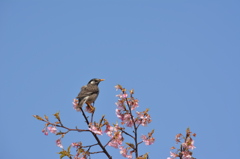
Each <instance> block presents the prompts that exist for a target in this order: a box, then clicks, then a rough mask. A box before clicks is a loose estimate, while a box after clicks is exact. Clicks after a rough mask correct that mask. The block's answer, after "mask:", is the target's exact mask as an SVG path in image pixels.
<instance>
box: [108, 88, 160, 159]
mask: <svg viewBox="0 0 240 159" xmlns="http://www.w3.org/2000/svg"><path fill="white" fill-rule="evenodd" d="M115 88H116V90H121V93H120V94H118V95H116V97H118V101H117V102H116V103H115V104H116V106H117V108H116V110H115V113H116V116H117V117H118V118H119V119H120V120H121V124H122V126H123V127H120V126H119V125H118V124H116V125H114V126H113V127H112V126H110V125H108V126H107V129H106V131H105V132H106V133H107V134H108V136H109V137H110V138H111V140H110V142H109V143H108V145H109V146H112V147H115V148H118V149H119V150H120V154H121V155H122V156H123V157H125V158H128V159H131V158H132V154H133V153H134V152H135V153H136V151H137V150H136V149H137V148H136V147H137V146H138V144H139V143H137V138H136V136H135V135H136V134H134V135H133V136H135V137H133V136H132V135H130V134H128V133H127V132H125V131H124V130H125V128H124V126H126V127H130V128H133V129H134V130H133V132H137V129H138V127H139V126H140V125H142V126H147V125H148V124H149V123H151V121H152V120H151V116H150V115H149V114H148V111H149V109H146V110H145V111H143V112H138V111H136V108H138V107H139V104H138V103H139V101H138V99H136V98H134V97H133V94H134V90H130V91H129V94H128V93H127V90H126V89H125V88H123V87H122V86H121V85H116V86H115ZM133 111H135V113H136V115H134V113H133ZM153 132H154V131H152V132H151V133H148V135H142V136H141V139H142V142H144V143H145V145H151V144H153V143H154V141H155V138H154V137H153V136H152V134H153ZM123 134H126V135H128V136H130V137H132V138H133V139H134V140H135V145H134V144H127V145H128V146H125V147H124V146H122V142H123ZM142 142H140V143H142Z"/></svg>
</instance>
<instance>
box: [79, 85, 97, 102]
mask: <svg viewBox="0 0 240 159" xmlns="http://www.w3.org/2000/svg"><path fill="white" fill-rule="evenodd" d="M98 92H99V90H98V87H97V86H94V85H86V86H83V87H82V88H81V91H80V93H79V94H78V96H77V98H79V99H83V98H84V97H86V96H89V95H92V94H95V93H98Z"/></svg>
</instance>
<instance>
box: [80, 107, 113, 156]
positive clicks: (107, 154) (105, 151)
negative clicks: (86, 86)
mask: <svg viewBox="0 0 240 159" xmlns="http://www.w3.org/2000/svg"><path fill="white" fill-rule="evenodd" d="M80 109H81V112H82V115H83V117H84V118H85V121H86V123H87V124H88V126H89V124H90V123H89V121H88V118H87V116H86V114H85V113H84V111H83V109H82V108H80ZM90 132H91V133H92V135H93V136H94V138H95V139H96V141H97V143H98V145H99V146H100V147H101V149H102V150H103V153H105V154H106V156H107V157H108V158H109V159H112V156H110V154H109V153H108V151H107V150H106V148H105V147H104V146H103V145H102V143H101V141H100V140H99V138H98V137H97V135H96V134H95V133H93V132H92V131H90Z"/></svg>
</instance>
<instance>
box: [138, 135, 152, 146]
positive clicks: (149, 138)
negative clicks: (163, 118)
mask: <svg viewBox="0 0 240 159" xmlns="http://www.w3.org/2000/svg"><path fill="white" fill-rule="evenodd" d="M141 138H142V139H143V142H144V143H145V145H152V144H153V143H154V141H155V138H154V137H146V136H145V135H142V136H141Z"/></svg>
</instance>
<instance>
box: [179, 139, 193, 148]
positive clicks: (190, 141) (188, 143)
mask: <svg viewBox="0 0 240 159" xmlns="http://www.w3.org/2000/svg"><path fill="white" fill-rule="evenodd" d="M193 144H194V140H193V139H192V138H188V140H187V141H186V142H184V143H182V146H183V147H184V148H187V149H192V150H193V149H195V148H196V147H195V146H194V145H193Z"/></svg>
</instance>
